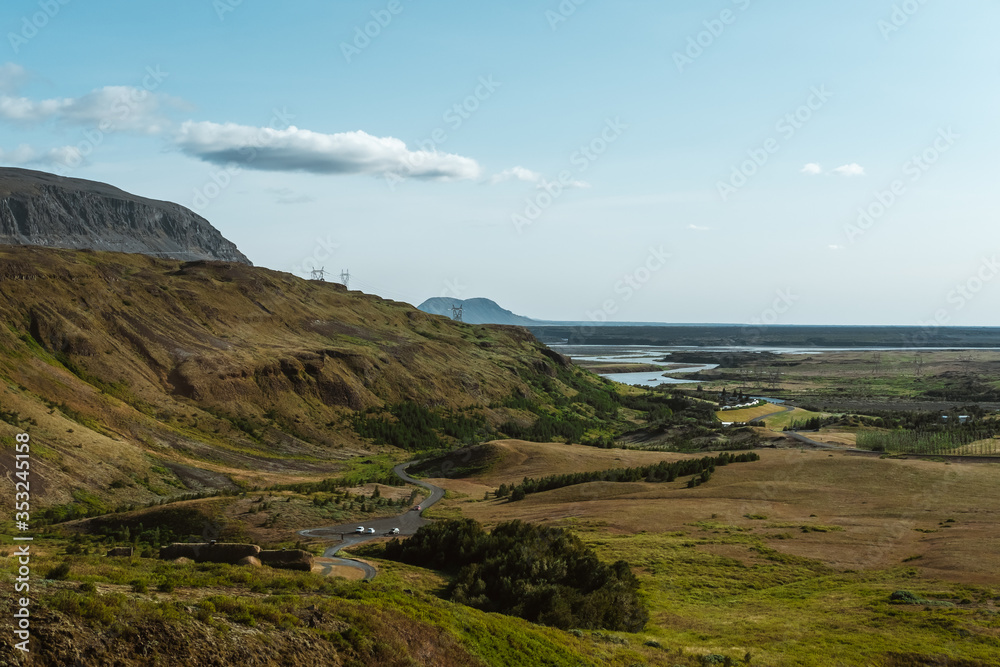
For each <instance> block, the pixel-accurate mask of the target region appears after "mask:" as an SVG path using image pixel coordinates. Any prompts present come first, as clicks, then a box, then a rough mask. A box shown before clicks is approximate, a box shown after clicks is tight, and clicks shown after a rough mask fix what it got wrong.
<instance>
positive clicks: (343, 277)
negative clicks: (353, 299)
mask: <svg viewBox="0 0 1000 667" xmlns="http://www.w3.org/2000/svg"><path fill="white" fill-rule="evenodd" d="M350 282H351V271H350V269H344V270H343V271H341V272H340V284H341V285H343V286H344V287H345V288H346V289H350V288H351V285H350Z"/></svg>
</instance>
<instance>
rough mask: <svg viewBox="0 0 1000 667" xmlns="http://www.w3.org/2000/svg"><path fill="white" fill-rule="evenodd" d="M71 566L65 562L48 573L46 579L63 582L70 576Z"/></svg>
mask: <svg viewBox="0 0 1000 667" xmlns="http://www.w3.org/2000/svg"><path fill="white" fill-rule="evenodd" d="M69 569H70V565H69V563H68V562H67V561H63V562H61V563H59V564H58V565H56V566H55V567H54V568H52V569H51V570H49V571H48V573H47V574H46V575H45V578H46V579H55V580H63V579H65V578H66V577H68V576H69Z"/></svg>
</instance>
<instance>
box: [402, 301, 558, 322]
mask: <svg viewBox="0 0 1000 667" xmlns="http://www.w3.org/2000/svg"><path fill="white" fill-rule="evenodd" d="M452 307H461V308H462V321H463V322H467V323H469V324H513V325H516V326H523V327H526V326H530V325H537V324H545V322H543V321H541V320H533V319H531V318H530V317H524V316H523V315H516V314H514V313H512V312H511V311H509V310H507V309H505V308H501V307H500V305H499V304H497V303H496V302H495V301H492V300H490V299H481V298H480V299H449V298H446V297H442V296H437V297H433V298H431V299H427V300H426V301H424V302H423V303H422V304H420V305H419V306H417V308H418V309H419V310H422V311H424V312H425V313H430V314H431V315H444V316H445V317H451V316H452V311H451V309H452Z"/></svg>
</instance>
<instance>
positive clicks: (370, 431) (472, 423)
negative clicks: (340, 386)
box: [353, 401, 493, 451]
mask: <svg viewBox="0 0 1000 667" xmlns="http://www.w3.org/2000/svg"><path fill="white" fill-rule="evenodd" d="M386 413H388V414H386ZM353 426H354V431H355V432H356V433H357V434H358V435H360V436H362V437H364V438H371V439H372V440H374V441H375V442H377V443H379V444H383V445H392V446H393V447H399V448H400V449H406V450H410V451H417V450H425V449H435V448H441V447H444V445H445V444H446V443H445V442H444V441H443V440H442V439H441V436H442V435H444V436H449V437H451V438H454V439H455V440H458V441H460V442H473V441H475V440H477V439H482V438H484V437H486V436H488V435H492V434H493V431H492V430H491V429H490V428H489V427H488V426H487V424H486V420H485V419H484V418H483V417H482V416H481V415H478V414H472V415H471V416H469V415H465V414H461V413H456V412H444V411H432V410H429V409H427V408H425V407H423V406H422V405H418V404H417V403H414V402H413V401H404V402H402V403H397V404H396V405H393V406H391V407H390V408H388V409H387V410H385V411H384V412H382V411H374V410H368V411H366V412H359V413H357V414H355V415H354V417H353Z"/></svg>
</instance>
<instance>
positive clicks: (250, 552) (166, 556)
mask: <svg viewBox="0 0 1000 667" xmlns="http://www.w3.org/2000/svg"><path fill="white" fill-rule="evenodd" d="M247 557H254V558H259V557H260V547H258V546H257V545H256V544H234V543H227V542H219V543H214V542H213V543H205V542H200V543H193V544H181V543H174V544H171V545H170V546H166V547H161V548H160V558H162V559H163V560H174V559H175V558H190V559H191V560H193V561H194V562H196V563H229V564H230V565H236V564H237V563H239V562H240V561H241V560H242V559H244V558H247Z"/></svg>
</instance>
